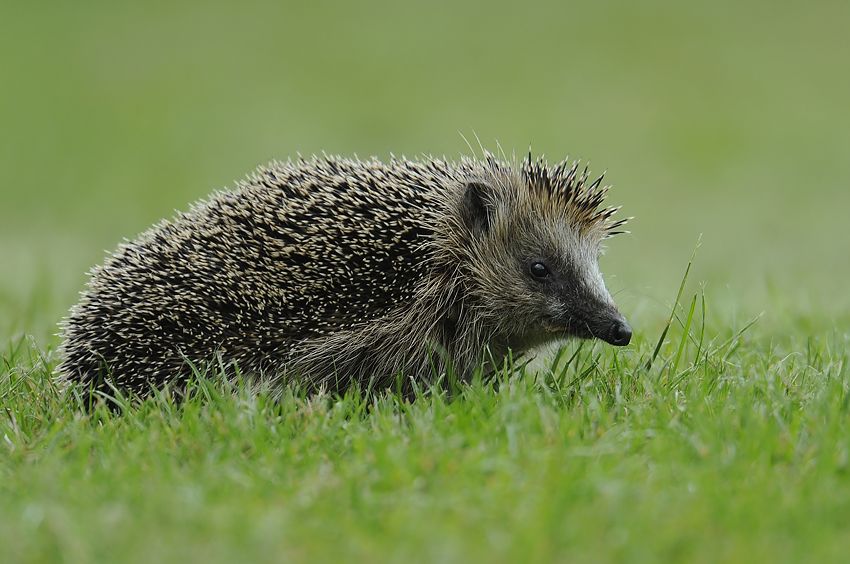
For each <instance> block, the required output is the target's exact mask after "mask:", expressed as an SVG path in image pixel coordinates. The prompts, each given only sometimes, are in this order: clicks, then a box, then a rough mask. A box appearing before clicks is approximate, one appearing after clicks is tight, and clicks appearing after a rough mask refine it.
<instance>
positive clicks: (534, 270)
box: [528, 262, 549, 280]
mask: <svg viewBox="0 0 850 564" xmlns="http://www.w3.org/2000/svg"><path fill="white" fill-rule="evenodd" d="M528 270H529V272H530V273H531V275H532V276H533V277H535V278H537V279H538V280H543V279H544V278H548V277H549V267H547V266H546V265H545V264H543V263H542V262H533V263H531V266H530V267H529V269H528Z"/></svg>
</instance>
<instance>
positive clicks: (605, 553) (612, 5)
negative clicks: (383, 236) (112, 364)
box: [0, 0, 850, 563]
mask: <svg viewBox="0 0 850 564" xmlns="http://www.w3.org/2000/svg"><path fill="white" fill-rule="evenodd" d="M7 4H8V5H3V6H2V7H0V69H2V73H0V76H2V78H0V81H2V88H0V124H2V134H0V356H2V359H0V562H3V563H5V562H19V561H23V562H60V561H61V562H89V561H101V562H114V561H131V562H132V561H181V562H184V561H188V562H193V561H197V562H215V561H221V562H233V561H242V560H256V561H290V560H295V561H316V560H346V561H347V560H360V561H373V560H394V561H425V560H430V561H435V560H437V561H444V560H453V561H458V562H460V561H464V562H465V561H482V562H489V561H499V560H501V561H525V560H536V561H546V560H560V561H594V562H595V561H599V560H628V561H641V560H642V561H647V562H656V561H659V560H687V561H692V560H697V561H717V560H719V559H723V560H727V561H740V562H751V561H753V560H762V561H764V560H774V559H775V560H784V561H800V560H807V561H826V560H832V561H843V560H845V559H846V558H845V553H846V547H847V546H848V545H850V538H848V536H850V534H848V532H847V531H848V530H850V529H848V527H847V524H848V522H850V475H848V468H847V464H848V448H850V436H848V423H850V417H848V403H850V399H848V389H850V381H849V380H850V378H849V377H848V370H847V367H846V365H847V355H848V344H850V343H848V341H849V340H850V330H848V328H850V292H848V291H847V280H850V260H848V236H847V220H846V215H847V210H848V209H850V190H848V186H850V159H848V158H847V155H848V154H850V112H848V111H847V100H848V99H850V73H847V72H846V70H845V69H847V68H848V65H850V63H849V62H850V42H848V41H847V33H846V27H847V25H846V22H847V21H850V3H847V2H840V1H833V0H815V1H812V2H784V3H776V2H770V1H768V0H753V1H751V2H746V3H741V2H734V1H732V0H717V1H713V2H707V1H706V2H674V1H672V0H648V1H646V2H639V3H635V2H618V1H616V0H598V1H597V0H593V1H591V0H578V1H575V2H557V1H554V0H553V1H533V2H530V3H529V2H525V3H517V2H499V1H495V2H487V3H479V2H474V1H473V2H456V1H453V0H433V1H432V2H428V3H427V4H425V3H419V4H417V3H412V2H393V1H390V0H367V1H365V2H357V3H344V2H333V1H324V0H319V1H316V2H310V3H300V4H296V3H290V2H269V1H266V0H248V1H245V2H239V3H224V2H216V1H204V2H200V1H198V0H187V1H185V2H180V3H177V4H175V3H173V2H160V1H157V0H154V1H151V2H146V3H144V4H138V5H134V4H132V3H120V2H119V3H115V2H103V1H101V0H90V1H87V2H75V3H65V4H63V3H59V2H52V3H51V2H47V3H44V2H40V3H39V2H30V3H23V2H19V3H7ZM476 135H477V136H478V137H480V138H481V140H482V142H483V144H484V145H485V146H488V147H490V148H495V146H496V141H497V140H498V141H499V142H500V143H501V145H502V146H503V147H505V149H506V150H508V151H510V150H512V149H515V150H516V151H517V152H518V153H524V152H525V151H526V149H527V147H528V146H529V144H530V145H531V146H532V148H533V149H534V152H535V153H539V152H544V153H546V154H547V155H548V156H549V157H551V158H552V159H560V158H562V157H563V156H565V155H566V154H569V155H572V156H574V157H575V156H577V157H582V158H584V159H590V160H591V168H592V170H593V171H594V172H596V171H602V170H606V169H607V170H608V171H609V173H608V175H607V176H606V179H607V180H609V181H610V182H611V183H612V184H613V189H612V191H611V196H610V198H611V203H612V204H623V206H624V210H623V213H624V215H634V216H636V219H635V221H633V222H632V223H631V224H630V229H631V230H632V232H633V233H632V234H631V235H628V236H618V237H617V238H615V239H613V240H612V241H611V242H610V248H609V251H608V253H607V254H606V255H605V256H604V257H603V265H602V266H603V271H604V272H605V274H606V281H607V282H608V285H609V287H610V289H611V290H612V292H613V293H614V294H615V298H616V301H617V302H618V304H619V305H620V308H621V310H622V311H623V312H624V313H625V314H626V316H627V317H628V319H629V321H630V322H631V323H632V325H633V327H634V328H635V332H636V333H635V342H634V343H633V344H632V345H630V346H629V347H627V348H625V349H622V350H614V349H611V348H609V347H607V346H603V345H601V344H596V345H591V344H589V343H588V344H585V345H584V346H582V347H581V348H580V349H579V347H578V345H577V344H570V345H568V346H567V348H565V349H564V350H563V351H562V352H561V353H560V356H559V357H558V359H559V361H558V365H557V366H556V367H555V369H554V371H552V373H548V372H546V370H543V369H541V368H540V366H544V367H545V366H546V364H545V363H543V364H542V365H541V364H540V363H537V364H536V365H535V366H536V371H534V372H533V373H532V372H531V371H527V373H523V372H522V370H519V369H517V367H514V369H513V370H511V369H506V370H505V371H504V372H503V373H501V374H500V375H499V377H498V378H497V381H496V382H495V383H492V382H488V383H482V382H475V383H473V384H471V385H468V386H459V387H455V388H453V389H452V390H451V393H447V392H443V391H439V390H430V391H428V390H426V391H424V392H423V393H422V394H421V396H420V397H418V398H417V400H416V401H414V402H412V403H408V402H406V401H404V400H402V399H400V398H398V397H395V396H394V395H393V394H387V395H377V396H376V395H367V396H365V397H363V396H358V395H356V394H352V395H347V396H345V397H342V398H331V397H318V398H305V397H302V396H301V395H299V394H298V393H297V392H296V391H294V390H287V391H286V393H285V394H284V398H283V400H282V401H280V402H274V401H271V399H270V398H269V397H268V395H267V394H265V393H262V392H260V393H258V394H253V393H250V392H249V391H248V390H246V389H245V388H244V386H243V387H240V386H236V388H235V389H230V387H229V386H227V385H224V384H221V383H218V382H215V381H212V382H210V381H203V382H201V383H200V384H199V387H198V390H197V394H196V395H195V396H194V397H193V398H191V399H190V400H188V401H185V402H183V403H181V404H176V403H175V402H173V401H172V400H170V399H169V398H168V397H160V398H158V399H155V400H150V401H148V402H146V403H144V404H142V405H140V406H128V407H127V408H126V409H124V410H123V411H119V412H111V411H106V410H97V411H95V412H93V413H87V412H85V411H84V410H82V409H80V406H79V401H78V400H77V399H75V398H74V397H73V396H62V395H60V394H59V393H58V392H57V390H56V389H55V388H54V386H53V385H52V383H51V381H50V379H49V376H48V375H49V372H50V370H51V369H52V367H53V366H55V364H56V362H57V359H56V353H55V351H56V347H57V345H58V342H57V341H58V340H57V337H56V336H55V333H56V331H57V328H56V323H57V321H58V320H59V319H61V317H62V316H63V315H65V313H66V312H67V311H68V308H69V307H70V306H71V305H72V304H73V303H74V302H75V300H76V299H77V293H78V292H79V291H80V290H81V289H82V287H83V285H84V282H85V278H86V276H85V272H86V270H87V269H88V268H90V267H91V266H92V265H94V264H96V263H98V262H100V261H101V260H102V258H103V255H104V252H105V250H108V249H113V248H115V246H116V245H117V244H118V243H119V241H121V239H122V238H123V237H133V236H134V235H135V234H137V233H139V232H140V231H142V230H143V229H145V228H146V227H147V226H149V225H150V224H152V223H153V222H155V221H157V220H159V219H161V218H162V217H164V216H168V215H170V214H171V213H172V210H174V209H186V207H187V205H188V203H189V202H191V201H193V200H196V199H197V198H200V197H202V196H204V195H206V194H208V193H209V192H210V191H211V190H213V189H216V188H219V187H222V186H225V185H232V182H233V180H234V179H237V178H240V177H242V176H243V175H244V174H246V173H247V172H248V171H250V170H251V169H252V168H253V167H255V166H256V165H257V164H259V163H262V162H264V161H267V160H269V159H271V158H286V157H287V156H290V155H293V154H295V153H296V152H299V151H300V152H301V153H305V154H309V153H313V152H320V151H328V152H331V153H342V154H346V155H351V154H359V155H361V156H365V155H372V154H376V155H379V156H384V157H385V156H387V155H388V154H389V153H390V152H394V153H396V154H401V153H405V154H408V155H411V154H413V155H415V154H422V153H432V154H438V155H440V154H446V155H448V156H449V157H452V156H456V155H458V154H459V153H468V152H469V150H468V148H467V146H466V143H465V141H464V137H466V138H469V139H475V137H476ZM700 235H702V238H701V241H702V243H701V246H700V249H699V252H698V255H697V258H696V260H695V261H694V263H693V268H692V269H691V270H690V274H689V278H688V280H687V283H685V284H682V285H681V288H680V280H681V278H682V270H683V266H684V265H685V263H686V262H687V259H688V257H689V256H690V254H691V252H692V249H693V247H694V245H695V244H696V242H697V241H698V240H700ZM677 294H678V297H677ZM673 301H675V302H676V303H677V306H676V308H675V309H673V308H672V307H671V304H672V302H673ZM671 313H672V315H671ZM547 362H548V361H547Z"/></svg>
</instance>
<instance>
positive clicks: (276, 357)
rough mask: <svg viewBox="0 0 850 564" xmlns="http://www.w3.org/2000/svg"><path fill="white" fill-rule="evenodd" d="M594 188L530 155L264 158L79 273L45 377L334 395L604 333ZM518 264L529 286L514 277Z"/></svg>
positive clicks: (599, 217) (600, 227)
mask: <svg viewBox="0 0 850 564" xmlns="http://www.w3.org/2000/svg"><path fill="white" fill-rule="evenodd" d="M601 181H602V178H601V177H600V178H598V179H597V180H595V181H593V182H591V183H588V176H587V169H586V168H585V169H583V170H582V169H580V168H579V167H578V164H577V163H573V164H569V163H568V162H567V161H564V162H562V163H560V164H558V165H554V166H549V165H547V164H546V163H545V161H543V160H536V161H533V160H532V159H531V157H530V156H529V158H528V159H527V160H525V161H524V162H523V163H521V164H518V165H517V164H514V165H511V164H509V163H507V162H503V161H500V160H498V159H496V158H494V157H493V156H492V155H489V154H487V155H485V158H484V159H483V160H481V161H478V160H473V159H462V160H461V161H460V162H457V163H453V162H447V161H443V160H434V159H430V158H426V159H422V160H419V161H410V160H406V159H393V160H391V161H390V162H389V163H388V164H384V163H381V162H379V161H377V160H374V159H373V160H369V161H359V160H348V159H341V158H336V157H317V158H312V159H310V160H304V159H299V160H297V161H295V162H286V163H279V162H273V163H271V164H270V165H268V166H266V167H261V168H260V169H258V170H257V171H256V172H255V173H254V174H252V175H251V176H250V177H249V178H248V179H246V180H245V181H242V182H240V183H238V185H237V187H236V189H235V190H233V191H227V192H220V193H217V194H214V195H213V196H212V197H211V198H210V199H209V200H207V201H205V202H201V203H199V204H196V205H194V206H193V207H192V208H191V210H190V211H189V212H187V213H180V214H178V215H177V216H176V217H175V218H174V219H172V220H170V221H164V222H162V223H160V224H158V225H156V226H154V227H153V228H151V229H149V230H148V231H146V232H145V233H143V234H142V235H141V236H139V237H138V238H137V239H135V240H133V241H131V242H126V243H124V244H122V245H121V246H120V247H119V248H118V250H117V251H116V252H115V253H114V254H112V255H111V256H110V257H109V258H108V259H107V260H106V262H105V263H104V264H103V265H102V266H100V267H97V268H95V269H93V271H92V273H91V280H90V282H89V284H88V288H87V290H86V291H85V292H84V293H83V296H82V299H81V301H80V303H79V304H78V305H76V306H75V307H74V308H73V309H72V310H71V313H70V315H69V317H68V319H66V320H65V321H64V322H63V327H62V329H63V337H64V338H63V346H62V357H63V361H62V363H61V365H60V367H59V372H60V374H61V375H62V377H63V378H68V379H71V380H77V381H82V382H84V383H87V384H89V385H91V386H93V387H95V388H97V389H104V390H106V389H108V388H109V387H115V388H117V389H119V390H122V391H132V392H136V393H139V394H144V393H146V392H148V391H150V389H151V387H152V386H154V387H156V386H161V385H162V384H164V383H165V382H173V383H175V384H177V385H178V387H179V385H180V384H182V383H183V382H185V381H186V379H187V377H188V376H189V375H191V373H192V366H195V367H198V366H201V367H203V366H215V367H224V368H225V370H226V371H227V372H228V373H232V372H233V370H238V371H239V372H241V373H243V374H246V375H252V376H256V377H264V378H269V379H272V380H274V381H276V382H287V381H293V380H297V381H298V382H299V383H300V384H303V385H305V386H307V387H309V388H312V389H317V388H325V389H332V390H341V389H343V388H345V387H346V386H348V385H350V384H351V383H352V382H358V383H360V384H361V385H373V386H381V387H383V386H389V385H393V384H394V383H397V382H406V383H410V382H413V381H419V382H420V383H427V382H429V381H432V380H433V378H435V377H439V376H440V375H441V374H443V373H445V372H446V371H447V370H448V369H451V370H453V371H454V373H455V374H456V375H458V376H460V377H464V376H466V375H468V374H470V372H471V371H473V370H474V368H475V367H476V366H479V365H480V364H481V362H482V359H483V358H485V356H487V357H490V358H497V359H498V358H499V357H500V356H501V355H503V354H504V353H505V352H506V351H507V350H508V349H509V348H512V349H514V350H517V351H520V350H523V349H525V348H527V347H529V346H533V345H536V344H541V343H543V342H547V341H551V340H553V339H555V338H561V337H564V336H571V335H575V336H579V337H591V336H603V338H605V337H606V335H607V333H606V331H608V329H607V328H608V327H609V326H610V324H611V323H617V322H621V323H622V324H623V325H624V326H625V327H626V328H628V326H627V325H625V321H624V320H623V318H622V317H621V316H620V315H619V313H617V310H616V308H615V307H614V305H613V302H612V300H611V298H610V296H609V294H608V292H607V291H606V290H605V287H604V284H603V283H602V280H601V276H600V275H599V271H598V267H597V256H598V253H599V249H600V244H601V241H602V239H604V238H606V237H607V236H609V235H612V234H614V233H617V232H618V228H619V227H620V226H621V225H622V224H623V223H624V222H625V220H614V219H613V218H612V215H613V213H614V211H615V208H601V207H600V205H601V203H602V200H603V198H604V195H605V193H606V189H607V187H606V186H603V185H602V183H601ZM537 258H540V260H543V259H545V260H546V261H548V264H549V267H550V269H551V270H552V271H553V275H552V276H551V277H550V278H547V280H548V281H547V282H546V284H548V285H549V286H545V285H541V284H540V280H532V279H531V277H530V276H529V271H528V268H529V267H528V261H529V260H536V259H537ZM556 275H557V276H556ZM544 286H545V287H546V288H547V289H546V290H545V291H544V290H543V288H544ZM629 335H630V330H629ZM606 340H609V341H611V339H610V338H606ZM621 340H622V339H621ZM625 341H626V342H627V341H628V337H626V339H625ZM617 344H623V343H617Z"/></svg>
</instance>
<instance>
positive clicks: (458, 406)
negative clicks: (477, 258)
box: [0, 280, 850, 562]
mask: <svg viewBox="0 0 850 564" xmlns="http://www.w3.org/2000/svg"><path fill="white" fill-rule="evenodd" d="M684 288H685V280H683V283H682V286H681V288H680V292H679V296H681V295H682V293H683V289H684ZM696 304H700V306H699V307H697V305H696ZM672 313H673V314H672V315H671V316H670V321H669V323H667V324H664V326H663V327H661V331H660V335H661V338H660V339H659V340H658V342H657V343H656V342H655V340H654V339H652V340H650V339H648V338H639V339H638V341H637V342H636V343H635V345H634V346H631V347H629V348H628V349H625V350H614V349H612V348H609V347H604V346H601V345H598V344H593V343H583V344H573V345H571V346H569V347H566V348H563V349H561V351H560V352H559V353H558V354H557V355H555V357H554V358H553V360H552V362H551V364H550V365H547V366H540V367H538V368H537V369H536V370H535V371H530V370H527V368H528V367H524V366H516V365H509V364H506V365H505V367H504V369H503V370H502V371H501V372H500V373H499V374H498V376H497V378H496V379H495V380H494V381H482V380H481V379H480V378H479V379H476V380H475V381H473V382H472V383H470V384H467V385H463V384H458V385H455V386H452V387H451V389H448V390H446V389H440V388H433V389H430V390H423V391H422V393H421V394H420V396H419V397H418V398H417V399H416V400H415V401H408V400H405V399H403V398H402V397H401V396H398V395H396V394H393V393H392V392H385V393H371V394H362V393H358V392H355V391H352V392H350V393H347V394H345V395H343V396H327V395H325V396H314V397H308V396H305V395H303V394H300V393H298V391H297V390H294V389H289V390H286V391H285V393H284V396H283V398H282V399H280V400H279V401H278V400H275V399H272V397H271V395H270V394H269V393H268V391H263V390H259V391H257V390H252V389H250V386H246V385H245V384H244V383H232V384H227V383H222V382H218V381H216V380H215V379H205V378H201V379H199V380H198V381H197V382H195V383H194V386H193V388H192V392H191V394H190V396H189V398H188V399H186V400H184V401H180V402H177V401H175V400H174V399H173V397H172V396H171V395H170V394H168V393H167V392H165V393H160V394H157V396H156V397H154V398H151V399H148V400H146V401H143V402H137V401H131V400H126V401H120V402H119V408H118V409H117V410H110V409H107V408H106V407H104V406H103V405H102V404H101V405H100V407H98V408H96V409H94V410H92V411H86V410H85V409H84V408H83V405H84V404H85V401H84V400H82V399H81V394H79V393H76V394H75V393H74V392H75V390H72V391H71V393H65V394H63V393H61V392H59V391H58V390H57V389H56V388H55V386H53V384H52V383H51V380H50V376H49V375H50V371H51V367H52V365H53V363H54V360H53V358H51V356H50V355H49V354H48V355H47V356H46V357H45V356H44V355H43V354H42V353H41V352H40V349H39V348H38V347H37V346H34V345H32V344H30V343H28V342H26V341H18V342H17V343H15V344H14V346H12V347H11V348H10V350H8V351H7V352H6V353H5V354H4V355H3V357H2V362H3V368H2V373H0V374H2V376H0V402H2V405H3V411H4V414H3V416H2V417H0V435H2V438H3V443H4V444H3V445H2V446H0V499H2V501H3V503H2V508H3V509H2V511H0V561H4V562H40V561H63V562H91V561H104V562H108V561H114V560H115V559H120V560H121V561H127V562H136V561H138V562H149V561H161V562H165V561H193V562H194V561H197V562H201V561H204V562H232V561H259V562H263V561H290V560H297V561H339V560H345V561H351V560H357V561H376V560H377V561H417V562H418V561H453V562H468V561H482V562H493V561H503V562H514V561H600V560H628V561H658V560H687V561H705V562H714V561H717V560H725V561H741V562H750V561H753V560H758V561H799V560H809V561H828V560H832V561H839V560H841V559H842V557H843V556H844V553H845V549H846V546H847V543H848V542H850V533H848V530H847V528H846V517H847V515H848V514H850V513H848V512H850V467H848V464H849V463H850V459H848V448H850V444H848V441H847V432H848V422H849V421H850V419H848V410H850V375H848V371H847V368H846V365H847V354H848V344H850V339H849V338H848V335H846V334H843V335H842V334H840V333H838V332H833V333H832V334H830V335H827V336H824V337H822V338H810V339H806V340H805V342H799V341H798V340H797V339H796V338H793V337H792V338H786V339H781V340H777V339H774V338H766V337H765V336H764V335H760V334H759V327H758V323H757V322H755V321H754V322H752V323H748V324H745V325H743V326H741V327H737V328H728V327H722V326H717V325H715V324H713V323H711V320H710V319H706V315H707V310H706V300H705V296H704V295H699V294H695V295H694V296H693V298H692V299H691V300H686V301H685V302H683V304H682V305H679V304H678V300H677V307H676V308H673V312H672Z"/></svg>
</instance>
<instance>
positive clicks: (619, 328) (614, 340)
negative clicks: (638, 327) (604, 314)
mask: <svg viewBox="0 0 850 564" xmlns="http://www.w3.org/2000/svg"><path fill="white" fill-rule="evenodd" d="M631 340H632V328H631V327H630V326H629V324H628V323H627V322H626V320H625V319H622V320H618V321H615V322H614V325H613V326H611V333H610V340H609V341H608V342H609V343H611V344H612V345H616V346H618V347H624V346H626V345H628V344H629V341H631Z"/></svg>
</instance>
